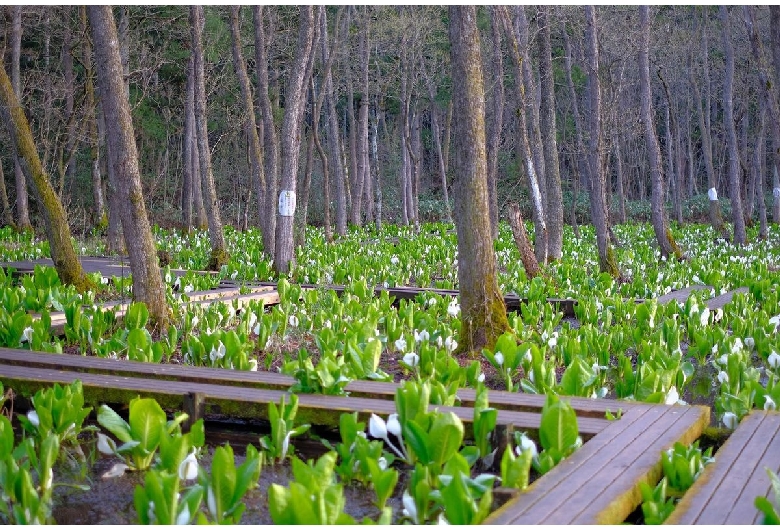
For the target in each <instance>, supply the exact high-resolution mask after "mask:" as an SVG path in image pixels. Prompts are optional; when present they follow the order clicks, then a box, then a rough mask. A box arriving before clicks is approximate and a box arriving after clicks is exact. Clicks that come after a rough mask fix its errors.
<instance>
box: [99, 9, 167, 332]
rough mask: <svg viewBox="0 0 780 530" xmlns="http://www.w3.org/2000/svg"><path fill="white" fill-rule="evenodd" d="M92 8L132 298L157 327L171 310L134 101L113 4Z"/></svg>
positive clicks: (165, 323)
mask: <svg viewBox="0 0 780 530" xmlns="http://www.w3.org/2000/svg"><path fill="white" fill-rule="evenodd" d="M87 9H88V14H89V23H90V25H91V26H92V39H93V41H94V43H95V59H96V64H97V74H98V83H99V84H100V89H101V91H100V93H101V96H102V102H103V112H104V113H105V119H106V132H107V136H108V141H109V142H110V143H111V150H110V156H111V160H110V163H111V165H112V166H114V172H115V174H116V175H117V182H118V183H119V186H118V189H117V194H118V196H119V203H120V204H122V205H123V208H122V210H121V213H120V215H121V217H122V229H123V231H124V234H125V239H126V241H127V243H128V245H127V247H128V248H127V250H128V254H129V256H130V269H131V270H132V272H133V298H134V299H135V300H136V301H138V302H143V303H145V304H146V306H147V308H148V310H149V319H150V324H151V325H152V326H156V327H158V329H165V328H166V325H167V323H168V321H169V319H170V310H169V308H168V304H167V302H166V299H165V286H164V284H163V280H162V274H161V273H160V266H159V263H158V261H157V248H156V246H155V243H154V237H153V236H152V229H151V226H150V225H149V218H148V217H147V214H146V206H145V204H144V197H143V192H142V190H141V173H140V171H139V168H138V156H137V151H136V146H135V136H134V132H133V120H132V117H131V115H130V102H129V101H128V99H127V96H126V94H125V90H124V88H123V86H124V83H123V79H122V63H121V60H120V57H119V49H118V46H117V43H118V38H117V30H116V25H115V22H114V15H113V13H112V12H111V8H110V7H109V6H89V7H88V8H87Z"/></svg>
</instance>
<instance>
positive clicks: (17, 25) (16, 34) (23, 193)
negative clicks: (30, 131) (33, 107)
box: [8, 6, 32, 231]
mask: <svg viewBox="0 0 780 530" xmlns="http://www.w3.org/2000/svg"><path fill="white" fill-rule="evenodd" d="M8 9H9V11H10V12H11V86H12V87H13V90H14V94H16V98H17V100H18V101H21V100H22V77H21V72H20V70H19V68H20V63H19V61H20V60H21V55H22V6H9V7H8ZM12 144H13V145H14V180H15V183H16V228H17V229H18V230H22V231H25V230H32V224H31V223H30V205H29V199H28V195H27V176H25V174H24V170H23V169H22V160H21V158H22V157H23V156H24V155H23V154H22V153H20V152H19V151H18V150H17V149H18V147H19V146H17V145H16V142H12Z"/></svg>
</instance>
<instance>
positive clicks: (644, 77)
mask: <svg viewBox="0 0 780 530" xmlns="http://www.w3.org/2000/svg"><path fill="white" fill-rule="evenodd" d="M639 27H640V40H639V87H640V92H641V100H642V103H641V118H642V124H643V126H644V129H645V142H646V144H647V155H648V163H649V166H650V185H651V190H652V193H651V198H650V218H651V220H652V223H653V231H654V232H655V240H656V242H657V243H658V248H659V249H660V250H661V257H662V258H668V257H670V256H672V255H674V256H675V257H677V258H678V259H679V258H680V255H681V253H680V251H679V248H677V244H676V243H675V242H674V237H673V236H672V232H671V231H670V230H669V225H668V222H667V220H666V214H665V212H664V176H663V172H662V167H663V166H662V161H661V148H660V147H659V146H658V138H657V137H656V135H655V124H654V123H653V109H652V103H651V98H652V95H651V90H650V15H649V9H648V7H647V6H639ZM666 112H667V113H668V112H669V107H668V105H667V110H666ZM667 115H668V114H667ZM666 130H667V146H668V147H671V142H670V141H669V137H668V135H669V126H668V124H667V129H666ZM670 155H671V154H670ZM670 159H671V156H670Z"/></svg>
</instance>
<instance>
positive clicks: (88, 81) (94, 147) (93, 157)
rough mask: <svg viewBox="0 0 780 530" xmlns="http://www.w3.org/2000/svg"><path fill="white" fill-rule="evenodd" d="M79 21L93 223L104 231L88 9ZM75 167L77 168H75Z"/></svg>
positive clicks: (105, 220) (80, 16)
mask: <svg viewBox="0 0 780 530" xmlns="http://www.w3.org/2000/svg"><path fill="white" fill-rule="evenodd" d="M79 21H80V23H81V32H82V35H83V37H82V39H83V40H82V52H81V53H82V57H81V64H82V65H84V77H85V79H84V95H85V102H84V112H85V116H84V119H85V120H86V121H87V138H88V140H89V156H90V162H91V163H90V174H91V176H92V201H93V204H92V223H93V225H94V226H95V227H97V228H99V229H103V228H105V227H106V226H108V217H107V216H106V205H105V200H104V198H103V177H102V175H101V174H100V145H99V143H98V131H97V129H98V126H97V113H96V106H97V103H96V101H95V85H94V72H93V68H92V41H91V39H90V38H89V34H88V32H89V28H88V26H87V9H86V7H84V6H80V7H79ZM74 167H75V166H74Z"/></svg>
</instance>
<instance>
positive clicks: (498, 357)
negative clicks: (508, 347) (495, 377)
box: [493, 351, 504, 366]
mask: <svg viewBox="0 0 780 530" xmlns="http://www.w3.org/2000/svg"><path fill="white" fill-rule="evenodd" d="M493 358H494V359H495V360H496V364H497V365H499V366H504V354H503V353H501V352H500V351H497V352H496V353H495V355H494V356H493Z"/></svg>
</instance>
